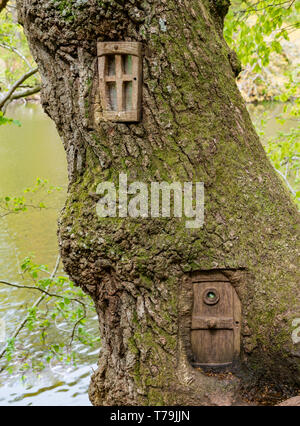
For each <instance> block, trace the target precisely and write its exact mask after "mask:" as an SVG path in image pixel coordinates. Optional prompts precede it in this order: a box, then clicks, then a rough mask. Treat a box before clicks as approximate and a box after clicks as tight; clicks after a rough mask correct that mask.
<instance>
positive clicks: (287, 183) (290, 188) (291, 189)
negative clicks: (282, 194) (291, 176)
mask: <svg viewBox="0 0 300 426" xmlns="http://www.w3.org/2000/svg"><path fill="white" fill-rule="evenodd" d="M275 170H276V172H277V173H278V174H280V176H281V177H282V179H283V180H284V181H285V183H286V185H287V187H288V188H289V190H290V191H291V193H292V194H293V196H294V197H295V196H296V191H295V190H294V189H293V188H292V187H291V185H290V183H289V181H288V180H287V178H286V177H285V176H284V174H283V173H281V171H280V170H278V169H275Z"/></svg>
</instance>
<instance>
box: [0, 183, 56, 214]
mask: <svg viewBox="0 0 300 426" xmlns="http://www.w3.org/2000/svg"><path fill="white" fill-rule="evenodd" d="M60 190H61V188H60V187H57V186H52V185H49V182H48V181H47V180H46V179H41V178H37V179H36V183H35V185H34V186H33V187H28V188H26V189H24V191H23V194H22V195H18V196H8V195H6V196H2V197H0V219H1V218H3V217H5V216H8V215H9V214H16V213H20V212H25V211H27V210H28V209H29V208H31V209H40V210H41V209H45V208H46V204H45V202H44V200H43V199H39V200H37V199H36V198H37V197H36V196H35V199H33V198H32V197H33V195H42V196H44V195H46V194H48V195H49V194H52V193H53V192H54V191H60ZM26 195H27V197H26ZM28 195H30V196H31V198H30V199H28Z"/></svg>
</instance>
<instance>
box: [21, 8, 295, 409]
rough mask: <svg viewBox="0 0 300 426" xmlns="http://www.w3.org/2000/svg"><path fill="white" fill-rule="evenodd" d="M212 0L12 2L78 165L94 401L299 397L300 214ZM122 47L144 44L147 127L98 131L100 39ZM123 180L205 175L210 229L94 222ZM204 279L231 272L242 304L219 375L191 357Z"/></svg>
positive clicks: (72, 232)
mask: <svg viewBox="0 0 300 426" xmlns="http://www.w3.org/2000/svg"><path fill="white" fill-rule="evenodd" d="M69 3H70V2H69ZM77 3H78V2H77ZM212 3H213V2H211V1H209V0H203V1H199V0H177V1H175V0H160V1H158V0H144V1H140V0H132V1H130V2H128V1H122V0H118V1H116V0H102V1H96V0H91V1H89V2H85V3H84V2H81V4H80V7H77V6H76V7H75V4H73V3H72V4H71V3H70V4H69V6H68V9H67V10H68V11H69V12H70V14H71V15H70V16H72V18H71V19H70V16H69V15H68V14H67V15H68V16H64V13H62V12H63V11H64V7H59V5H61V6H63V5H64V4H65V2H59V1H48V2H43V3H42V4H41V2H39V1H37V0H26V1H25V0H17V4H18V12H19V19H20V22H22V24H23V25H24V29H25V33H26V35H27V37H28V40H29V43H30V46H31V50H32V52H33V54H34V57H35V59H36V61H37V63H38V66H39V70H40V72H41V75H42V80H43V90H42V103H43V107H44V109H45V111H46V112H47V113H48V114H49V116H50V117H51V118H52V119H53V120H54V121H55V123H56V126H57V129H58V131H59V133H60V135H61V138H62V140H63V143H64V147H65V150H66V154H67V159H68V166H69V180H70V185H69V193H68V198H67V201H66V206H65V208H64V210H63V212H62V214H61V217H60V221H59V240H60V246H61V252H62V256H63V260H64V266H65V269H66V271H67V273H68V274H69V275H70V276H71V278H72V279H73V280H74V281H75V283H76V284H77V285H80V286H81V287H82V288H83V289H84V290H85V291H86V292H87V293H89V294H90V295H91V297H92V298H93V300H94V302H95V306H96V309H97V313H98V316H99V324H100V334H101V338H102V343H103V345H102V348H101V352H100V359H99V368H98V370H97V371H96V372H95V374H94V375H93V378H92V383H91V386H90V398H91V401H92V402H93V404H95V405H102V404H104V405H110V404H114V405H117V404H120V405H123V404H129V405H130V404H132V405H135V404H152V405H157V404H165V405H168V404H182V405H189V404H191V405H193V404H194V405H220V404H237V403H239V402H240V397H241V392H242V389H243V388H247V389H249V388H251V389H264V386H265V384H268V385H269V386H272V385H273V384H274V383H278V385H279V387H280V388H281V389H282V388H283V387H284V386H286V389H287V390H288V391H289V392H290V393H291V394H293V393H296V392H297V390H298V389H299V383H300V370H299V367H300V365H299V347H295V345H293V342H292V340H291V322H292V320H293V319H294V318H295V317H297V316H298V317H299V284H298V281H297V254H298V252H297V249H298V247H297V232H298V231H297V228H296V226H297V224H298V225H299V217H298V213H297V211H296V208H295V206H294V205H293V203H292V201H291V199H290V197H289V195H288V193H287V191H286V190H285V189H284V188H283V186H282V184H281V182H280V181H279V179H278V177H277V176H276V173H275V172H274V170H273V169H272V167H271V165H270V164H269V162H268V160H267V158H266V155H265V153H264V150H263V148H262V146H261V144H260V141H259V139H258V137H257V135H256V133H255V131H254V128H253V126H252V123H251V120H250V118H249V115H248V113H247V111H246V108H245V105H244V103H243V101H242V98H241V96H240V94H239V92H238V89H237V87H236V83H235V75H234V71H233V70H234V69H235V66H232V61H230V58H231V53H230V50H229V48H228V46H227V45H226V43H225V41H224V39H223V36H222V19H223V17H224V16H223V14H224V13H223V12H225V11H226V8H227V6H228V2H227V1H226V2H218V4H216V5H212ZM220 5H221V8H220V7H219V6H220ZM162 21H163V23H164V24H163V25H162ZM123 40H125V41H139V42H141V43H143V46H144V58H143V66H144V84H143V119H142V121H141V122H140V123H137V124H120V123H112V122H101V121H100V122H99V120H98V118H99V116H98V111H99V91H98V80H97V78H98V77H97V53H96V43H97V41H123ZM121 172H122V173H127V175H128V180H129V181H143V182H146V183H150V182H151V181H163V180H166V181H168V182H171V181H181V182H186V181H193V182H195V181H200V182H204V183H205V225H204V227H203V228H201V229H198V230H188V229H186V228H185V221H180V220H179V219H176V218H170V219H160V218H157V219H150V218H149V219H141V218H138V219H133V218H125V219H122V218H106V219H99V218H98V217H97V215H96V201H95V197H94V195H93V194H94V193H95V191H96V187H97V185H98V184H99V183H100V182H102V181H107V180H110V181H113V182H115V183H117V179H118V175H119V173H121ZM195 270H226V271H231V281H232V282H233V283H235V284H236V287H237V291H238V293H239V296H240V299H241V302H242V306H243V328H242V345H241V350H242V352H241V358H240V360H239V362H238V363H237V364H235V365H234V367H233V369H232V371H231V373H232V374H228V375H225V378H224V375H223V376H218V375H207V374H205V373H204V372H203V371H198V370H196V369H194V368H193V367H192V365H191V363H190V339H189V326H190V321H191V311H192V303H193V300H192V290H191V286H190V284H189V280H188V277H189V273H191V272H192V271H195ZM297 354H298V355H297Z"/></svg>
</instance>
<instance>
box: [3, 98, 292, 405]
mask: <svg viewBox="0 0 300 426" xmlns="http://www.w3.org/2000/svg"><path fill="white" fill-rule="evenodd" d="M281 108H282V107H281V106H280V105H276V104H275V105H267V106H266V105H263V106H262V105H258V106H253V105H251V106H250V113H251V115H252V116H253V117H255V118H256V119H259V118H260V117H261V116H263V113H264V112H265V111H266V110H268V111H273V112H274V117H275V115H276V114H277V113H278V112H280V109H281ZM7 115H8V116H10V117H13V118H16V119H18V120H20V122H21V123H22V126H21V127H20V128H19V127H17V126H14V125H6V126H1V127H0V196H5V195H19V194H21V193H22V190H23V189H24V188H26V187H28V186H33V185H34V183H35V180H36V178H37V177H40V178H44V179H48V180H49V182H50V183H51V184H52V185H55V186H60V187H62V191H61V192H56V193H55V194H54V195H53V196H51V197H50V199H49V203H50V208H49V209H47V210H44V211H42V212H40V211H35V210H30V211H28V212H25V213H21V214H19V215H14V216H8V217H6V218H5V219H0V277H1V278H2V279H7V280H9V281H17V282H18V281H20V275H19V268H18V263H19V262H20V260H22V259H23V258H24V257H25V256H27V255H28V254H29V253H35V256H36V257H35V261H36V263H44V264H47V265H49V269H50V270H51V269H52V268H53V267H54V265H55V262H56V259H57V254H58V245H57V236H56V231H57V217H58V213H59V211H60V209H61V208H62V206H63V204H64V200H65V196H66V190H67V164H66V158H65V153H64V150H63V146H62V143H61V141H60V138H59V136H58V134H57V131H56V129H55V126H54V124H53V123H52V122H51V120H50V119H49V118H48V117H47V116H46V115H45V114H44V113H43V111H42V109H41V107H40V106H39V105H35V104H27V105H26V106H23V105H17V106H14V107H13V108H12V109H11V110H9V111H8V113H7ZM289 126H290V124H289V123H288V122H287V123H285V124H284V126H281V125H280V124H279V123H277V122H276V120H275V118H274V119H272V120H271V121H270V122H269V123H268V125H267V127H266V133H267V134H268V135H269V136H272V135H274V134H275V133H276V132H277V131H278V130H287V129H288V127H289ZM47 203H48V200H47ZM61 272H62V271H61ZM35 299H36V295H35V294H34V295H32V292H30V291H23V290H18V289H12V288H8V287H4V286H1V285H0V319H1V318H2V319H5V321H6V326H7V330H6V331H7V335H8V336H10V335H11V334H12V332H13V330H14V329H15V327H16V326H17V325H18V324H19V322H20V320H21V319H22V318H23V317H24V315H25V313H26V308H27V307H28V306H30V304H32V303H33V301H34V300H35ZM90 329H91V330H92V332H93V333H95V334H97V333H98V328H97V321H96V319H95V318H93V319H91V321H90ZM23 339H24V341H23V342H22V343H23V345H24V346H25V347H27V348H31V345H32V341H31V338H30V333H27V335H26V334H25V335H24V336H23ZM0 349H1V343H0ZM32 350H34V348H33V347H32ZM75 350H77V351H78V352H79V354H78V355H79V361H78V364H77V366H76V367H71V366H65V365H55V366H52V367H51V368H50V367H49V368H46V369H45V370H44V371H42V372H41V373H40V376H39V377H37V375H36V374H30V373H26V376H27V378H26V381H25V383H23V382H22V381H21V378H20V375H17V376H14V375H9V374H7V373H6V372H4V373H1V374H0V405H8V404H9V405H71V406H75V405H89V400H88V397H87V388H88V384H89V380H90V375H91V373H92V368H95V364H96V362H97V358H98V351H99V350H98V349H97V350H91V349H89V348H84V349H83V348H82V347H75Z"/></svg>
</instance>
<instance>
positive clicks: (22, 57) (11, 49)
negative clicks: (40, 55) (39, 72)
mask: <svg viewBox="0 0 300 426" xmlns="http://www.w3.org/2000/svg"><path fill="white" fill-rule="evenodd" d="M0 47H2V48H3V49H6V50H10V51H11V52H14V53H15V54H16V55H18V56H19V57H20V58H21V59H22V61H24V62H25V64H26V65H27V66H28V68H29V69H30V70H32V66H31V64H30V63H29V62H28V61H27V59H26V58H25V56H24V55H23V54H22V53H21V52H19V50H18V49H16V48H15V47H13V46H10V45H9V44H6V43H0Z"/></svg>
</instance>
